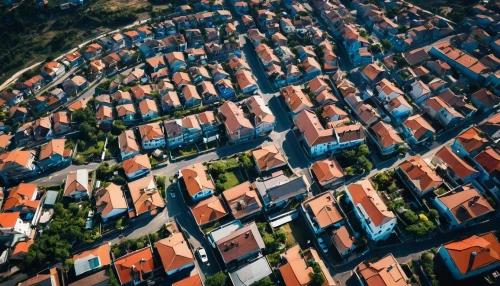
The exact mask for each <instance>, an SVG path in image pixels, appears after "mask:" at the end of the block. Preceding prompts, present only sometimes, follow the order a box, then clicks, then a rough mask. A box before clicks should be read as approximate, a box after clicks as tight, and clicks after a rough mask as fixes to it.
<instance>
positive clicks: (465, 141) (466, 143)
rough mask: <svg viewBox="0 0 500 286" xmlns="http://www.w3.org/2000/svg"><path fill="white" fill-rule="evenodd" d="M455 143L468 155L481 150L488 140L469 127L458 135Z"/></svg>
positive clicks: (475, 129)
mask: <svg viewBox="0 0 500 286" xmlns="http://www.w3.org/2000/svg"><path fill="white" fill-rule="evenodd" d="M457 141H458V142H459V143H460V145H462V146H463V147H464V149H465V150H466V151H467V152H469V153H471V152H474V151H476V150H478V149H481V148H482V147H483V146H484V145H486V144H487V143H488V139H486V138H485V137H484V136H483V135H482V133H481V132H480V131H479V130H478V129H477V128H475V127H471V128H469V129H467V130H465V131H464V132H462V133H461V134H460V135H458V136H457Z"/></svg>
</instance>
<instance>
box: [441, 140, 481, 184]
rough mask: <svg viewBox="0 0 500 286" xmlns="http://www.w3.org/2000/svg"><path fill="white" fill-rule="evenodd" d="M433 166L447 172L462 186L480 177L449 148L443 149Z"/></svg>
mask: <svg viewBox="0 0 500 286" xmlns="http://www.w3.org/2000/svg"><path fill="white" fill-rule="evenodd" d="M432 162H433V164H435V165H436V166H438V167H440V168H441V169H443V170H445V171H446V174H447V175H448V176H450V177H451V178H452V179H453V180H455V181H457V182H460V183H461V184H467V183H469V182H471V181H472V180H474V179H476V178H477V177H478V176H479V172H478V171H477V170H476V169H474V168H473V167H472V166H470V165H469V164H468V163H466V162H465V161H464V160H462V159H461V158H460V157H459V156H458V155H457V154H455V152H453V151H452V150H451V149H450V148H448V147H447V146H445V147H443V148H441V149H440V150H439V151H438V152H437V153H436V154H435V155H434V158H433V159H432Z"/></svg>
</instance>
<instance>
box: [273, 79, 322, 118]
mask: <svg viewBox="0 0 500 286" xmlns="http://www.w3.org/2000/svg"><path fill="white" fill-rule="evenodd" d="M280 93H281V95H282V96H283V97H284V99H285V102H286V103H287V105H288V108H289V109H290V111H291V112H292V114H293V115H294V116H295V115H297V114H299V113H300V112H301V111H302V110H304V109H307V110H309V109H311V108H312V107H313V106H314V104H313V103H312V102H311V99H310V98H309V96H308V95H306V94H305V93H304V92H303V91H302V89H301V88H300V86H295V85H289V86H286V87H283V88H281V89H280Z"/></svg>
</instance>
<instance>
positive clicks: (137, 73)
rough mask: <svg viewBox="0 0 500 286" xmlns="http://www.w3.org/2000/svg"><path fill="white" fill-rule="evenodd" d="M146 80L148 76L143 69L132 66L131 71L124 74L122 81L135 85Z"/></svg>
mask: <svg viewBox="0 0 500 286" xmlns="http://www.w3.org/2000/svg"><path fill="white" fill-rule="evenodd" d="M148 80H149V78H148V76H147V75H146V72H145V71H144V70H143V69H139V68H133V69H132V71H130V72H129V74H128V75H126V76H125V78H124V79H123V81H122V83H123V84H125V85H135V84H137V83H141V84H145V83H147V82H148ZM127 93H128V92H127Z"/></svg>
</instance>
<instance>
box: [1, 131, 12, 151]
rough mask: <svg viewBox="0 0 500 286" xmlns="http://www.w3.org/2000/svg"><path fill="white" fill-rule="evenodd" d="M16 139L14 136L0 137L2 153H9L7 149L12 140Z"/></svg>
mask: <svg viewBox="0 0 500 286" xmlns="http://www.w3.org/2000/svg"><path fill="white" fill-rule="evenodd" d="M12 138H14V136H13V135H7V134H2V135H0V153H3V152H5V151H7V148H8V147H9V145H10V144H11V143H12V142H11V139H12Z"/></svg>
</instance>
